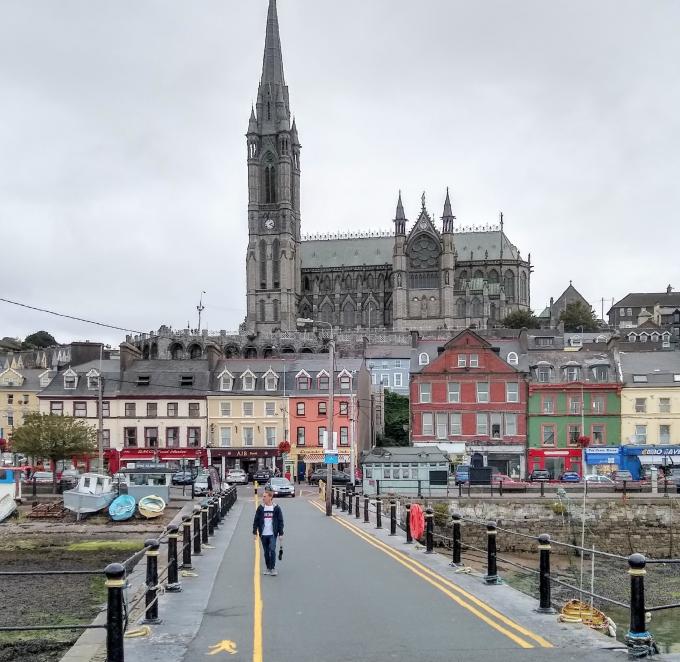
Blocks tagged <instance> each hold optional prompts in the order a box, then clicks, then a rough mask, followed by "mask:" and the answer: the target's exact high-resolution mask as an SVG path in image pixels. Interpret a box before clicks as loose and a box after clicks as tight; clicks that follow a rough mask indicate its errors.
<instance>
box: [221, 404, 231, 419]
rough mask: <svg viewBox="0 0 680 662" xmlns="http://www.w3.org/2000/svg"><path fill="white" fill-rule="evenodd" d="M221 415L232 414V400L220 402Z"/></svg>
mask: <svg viewBox="0 0 680 662" xmlns="http://www.w3.org/2000/svg"><path fill="white" fill-rule="evenodd" d="M220 416H231V402H224V401H222V402H220Z"/></svg>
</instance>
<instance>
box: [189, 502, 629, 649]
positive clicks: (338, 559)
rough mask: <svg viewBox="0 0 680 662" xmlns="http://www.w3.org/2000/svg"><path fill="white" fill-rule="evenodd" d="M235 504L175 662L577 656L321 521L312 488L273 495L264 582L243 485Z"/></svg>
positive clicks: (340, 526) (346, 525)
mask: <svg viewBox="0 0 680 662" xmlns="http://www.w3.org/2000/svg"><path fill="white" fill-rule="evenodd" d="M239 498H243V499H244V500H245V501H246V503H245V504H244V506H245V507H244V510H243V513H242V515H241V517H240V519H239V522H238V524H237V525H236V530H235V532H234V536H233V539H232V540H231V543H230V545H229V547H228V548H227V550H226V552H225V555H224V558H223V560H222V563H221V565H220V568H219V571H218V573H217V576H216V579H215V582H214V585H213V589H212V593H211V595H210V599H209V601H208V607H207V609H206V611H205V615H204V617H203V621H202V623H201V626H200V628H199V630H198V633H197V635H196V637H195V638H194V639H193V641H192V642H191V643H190V644H189V647H188V649H187V652H186V654H185V656H184V658H183V659H184V660H185V662H193V661H194V660H200V659H231V660H244V661H245V660H248V661H251V660H252V662H261V661H263V660H266V661H267V662H307V661H309V662H312V661H313V662H319V661H320V660H323V661H328V662H335V661H338V662H339V661H341V660H342V661H347V660H365V661H366V662H379V661H380V662H383V661H388V660H389V661H392V660H423V661H425V660H427V661H433V662H438V661H443V660H446V661H447V662H456V661H458V660H460V661H461V662H462V661H463V660H466V661H473V662H474V661H477V660H479V661H482V660H484V661H489V660H496V659H497V658H499V657H502V658H503V661H504V662H514V661H515V660H582V659H583V653H584V651H583V650H581V651H576V650H574V651H570V650H565V649H558V648H552V647H551V643H550V642H549V641H547V640H546V639H543V638H542V637H541V636H540V633H538V632H532V631H531V630H528V629H526V628H522V627H521V626H518V625H516V624H514V623H513V622H512V621H508V620H507V619H505V620H503V616H502V615H501V614H497V613H496V612H494V610H493V609H488V608H486V606H485V605H484V603H482V604H481V605H480V604H478V603H475V602H474V598H472V597H471V596H469V595H468V596H467V597H466V595H465V593H464V592H458V591H456V590H455V589H453V588H451V587H450V586H447V585H445V584H444V583H443V582H441V581H439V580H438V579H437V578H436V577H435V576H434V575H430V574H428V573H427V572H425V571H424V570H423V569H422V568H419V567H417V566H416V565H415V564H412V563H409V562H406V561H405V560H404V559H403V558H401V557H400V556H399V555H398V553H395V552H389V550H388V549H387V548H386V547H385V546H383V545H381V544H380V543H379V542H377V541H375V540H373V539H371V538H370V536H368V535H367V534H365V533H362V532H361V531H359V529H358V527H356V526H354V527H353V526H352V522H351V519H349V518H347V517H346V516H345V517H342V516H337V517H334V518H327V517H325V516H324V514H323V513H322V512H321V511H320V510H319V509H318V508H317V506H316V505H315V504H316V500H315V499H314V498H313V497H312V495H311V493H310V497H309V498H306V497H305V496H302V497H296V498H294V499H287V500H278V503H279V505H281V507H282V508H283V512H284V519H285V531H286V534H285V536H284V539H283V540H284V558H283V560H282V561H281V562H277V569H278V570H279V574H278V576H276V577H271V576H266V575H264V574H263V571H264V563H263V562H262V561H261V550H260V547H259V543H258V545H257V546H256V544H255V542H254V540H253V536H252V517H253V514H254V509H255V500H254V497H253V495H252V493H251V492H249V491H248V492H246V491H245V490H243V491H242V492H241V495H240V497H239ZM348 520H349V521H348ZM256 551H257V556H258V557H259V560H256ZM258 566H259V568H258ZM256 570H257V572H256ZM260 601H261V602H260ZM612 656H613V654H612V653H611V652H608V651H593V653H592V654H589V655H588V659H589V660H611V659H615V658H614V657H612ZM617 657H621V656H620V655H618V656H617Z"/></svg>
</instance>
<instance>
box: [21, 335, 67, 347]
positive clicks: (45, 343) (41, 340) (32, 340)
mask: <svg viewBox="0 0 680 662" xmlns="http://www.w3.org/2000/svg"><path fill="white" fill-rule="evenodd" d="M58 344H59V343H57V341H56V340H55V339H54V336H53V335H52V334H51V333H48V332H47V331H36V332H35V333H32V334H31V335H30V336H26V338H25V339H24V342H23V343H21V348H22V349H43V348H44V347H54V345H58Z"/></svg>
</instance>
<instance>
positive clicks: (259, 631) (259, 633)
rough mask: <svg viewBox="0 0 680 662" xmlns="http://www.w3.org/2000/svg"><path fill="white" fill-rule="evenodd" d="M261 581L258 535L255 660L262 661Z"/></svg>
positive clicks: (254, 579)
mask: <svg viewBox="0 0 680 662" xmlns="http://www.w3.org/2000/svg"><path fill="white" fill-rule="evenodd" d="M257 506H258V499H257V495H255V508H257ZM260 582H261V577H260V545H259V541H258V539H257V536H256V537H255V563H254V570H253V662H262V586H261V584H260Z"/></svg>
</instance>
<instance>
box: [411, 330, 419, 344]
mask: <svg viewBox="0 0 680 662" xmlns="http://www.w3.org/2000/svg"><path fill="white" fill-rule="evenodd" d="M419 335H420V334H419V333H418V331H416V330H415V329H414V330H413V331H411V347H413V349H415V348H416V347H418V337H419Z"/></svg>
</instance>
